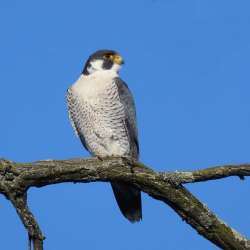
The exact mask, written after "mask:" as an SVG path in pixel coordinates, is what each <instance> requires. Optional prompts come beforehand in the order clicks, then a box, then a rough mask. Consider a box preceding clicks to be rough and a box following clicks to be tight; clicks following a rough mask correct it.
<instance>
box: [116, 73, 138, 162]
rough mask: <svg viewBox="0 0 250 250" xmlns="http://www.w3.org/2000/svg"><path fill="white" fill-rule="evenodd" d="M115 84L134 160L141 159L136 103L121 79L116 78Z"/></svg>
mask: <svg viewBox="0 0 250 250" xmlns="http://www.w3.org/2000/svg"><path fill="white" fill-rule="evenodd" d="M115 84H116V86H117V88H118V93H119V98H120V101H121V103H122V105H123V106H124V111H125V121H124V122H125V127H126V131H127V134H128V137H129V140H130V145H131V153H132V156H133V158H135V159H138V158H139V142H138V130H137V125H136V109H135V103H134V99H133V96H132V93H131V92H130V90H129V88H128V86H127V84H126V83H125V82H124V81H123V80H121V79H120V78H119V77H117V78H115Z"/></svg>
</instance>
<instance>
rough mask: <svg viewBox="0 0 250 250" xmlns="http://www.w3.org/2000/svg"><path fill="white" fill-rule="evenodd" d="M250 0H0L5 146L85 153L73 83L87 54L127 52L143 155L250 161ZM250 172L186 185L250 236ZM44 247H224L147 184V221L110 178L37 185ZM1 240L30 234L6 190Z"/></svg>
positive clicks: (176, 163) (19, 156)
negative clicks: (121, 202)
mask: <svg viewBox="0 0 250 250" xmlns="http://www.w3.org/2000/svg"><path fill="white" fill-rule="evenodd" d="M249 9H250V2H249V1H247V0H242V1H231V0H221V1H218V0H216V1H215V0H196V1H194V0H190V1H186V0H175V1H174V0H138V1H132V0H131V1H115V0H113V1H111V0H105V1H101V0H99V1H98V0H94V1H83V0H74V1H59V0H54V1H51V0H43V1H32V0H23V1H12V0H1V1H0V87H1V98H0V111H1V113H0V114H1V120H0V156H1V157H4V158H8V159H12V160H14V161H18V162H31V161H35V160H39V159H68V158H75V157H88V153H87V152H86V151H85V150H84V149H83V147H82V146H81V144H80V142H79V140H78V139H77V138H76V137H75V136H74V134H73V131H72V128H71V126H70V123H69V121H68V117H67V112H66V105H65V92H66V89H67V87H68V86H69V85H70V84H72V83H73V82H74V81H75V80H76V79H77V78H78V76H79V74H80V72H81V70H82V67H83V64H84V62H85V60H86V59H87V57H88V56H89V54H91V53H92V52H94V51H95V50H97V49H100V48H110V49H115V50H117V51H119V52H120V53H121V54H122V55H123V57H124V59H125V61H126V64H125V66H124V68H123V70H122V71H121V76H122V78H123V79H124V80H125V81H126V82H127V83H128V84H129V86H130V88H131V90H132V91H133V93H134V96H135V99H136V104H137V113H138V124H139V130H140V146H141V160H142V161H143V162H144V163H146V164H148V165H149V166H152V168H154V169H155V170H162V171H163V170H166V171H170V170H189V169H196V168H203V167H209V166H215V165H220V164H225V163H244V162H250V86H249V83H250V82H249V80H250V73H249V72H250V71H249V67H250V28H249V27H250V12H249ZM249 184H250V183H249V180H248V179H247V180H246V181H240V180H239V179H238V178H231V179H224V180H219V181H210V182H208V183H200V184H192V185H187V188H188V189H189V190H191V191H192V192H193V193H194V194H195V195H196V196H197V197H198V198H199V199H200V200H201V201H202V202H204V203H206V204H207V205H208V206H209V207H210V208H211V209H212V210H213V211H214V212H215V213H216V214H218V216H220V217H221V218H222V219H223V220H225V221H226V222H227V223H228V224H229V225H230V226H232V227H234V228H235V229H237V230H239V231H240V232H241V233H242V234H244V235H246V236H249V237H250V215H249V210H250V197H249V187H250V185H249ZM29 205H30V208H31V209H32V211H33V212H34V214H35V215H36V217H37V219H38V221H39V223H40V226H41V228H42V230H43V232H44V234H45V236H47V239H46V241H45V250H56V249H60V250H64V249H65V250H66V249H67V250H68V249H92V250H97V249H109V250H113V249H114V250H117V249H118V250H128V249H135V250H152V249H153V250H162V249H170V250H177V249H178V250H180V249H185V250H200V249H203V250H206V249H217V248H216V247H215V246H214V245H212V244H211V243H210V242H208V241H207V240H205V239H203V238H202V237H201V236H199V235H198V234H197V233H196V232H195V231H194V230H193V229H192V228H191V227H190V226H189V225H187V224H186V223H185V222H183V221H182V220H181V219H180V218H179V217H178V216H177V215H176V214H175V213H174V212H173V211H172V210H171V209H170V208H168V207H167V206H166V205H164V204H163V203H161V202H159V201H155V200H153V199H151V198H150V197H148V196H147V195H143V221H142V222H141V223H139V224H134V225H132V224H130V223H129V222H127V221H126V220H125V219H124V218H123V217H122V216H121V214H120V212H119V210H118V208H117V205H116V203H115V201H114V197H113V195H112V192H111V188H110V186H109V184H107V183H93V184H76V185H73V184H61V185H54V186H48V187H45V188H41V189H37V188H33V189H31V190H30V191H29ZM0 222H1V223H0V234H1V242H0V245H1V246H0V247H1V249H4V250H13V249H18V250H24V249H27V235H26V232H25V231H24V229H23V225H22V224H21V222H20V220H19V218H18V217H17V215H16V213H15V211H14V209H13V208H12V207H11V206H10V204H9V202H8V201H7V200H5V199H4V198H3V197H2V196H0Z"/></svg>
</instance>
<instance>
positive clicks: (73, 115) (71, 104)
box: [67, 88, 89, 151]
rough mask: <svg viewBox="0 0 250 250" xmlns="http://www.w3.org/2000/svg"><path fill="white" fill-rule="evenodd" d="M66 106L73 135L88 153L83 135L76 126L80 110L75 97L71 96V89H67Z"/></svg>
mask: <svg viewBox="0 0 250 250" xmlns="http://www.w3.org/2000/svg"><path fill="white" fill-rule="evenodd" d="M67 104H68V112H69V119H70V122H71V125H72V127H73V129H74V131H75V134H76V135H77V136H78V137H79V138H80V140H81V142H82V144H83V146H84V148H85V149H86V150H88V151H89V149H88V147H87V143H86V140H85V138H84V136H83V134H82V133H81V132H80V128H79V127H78V126H77V124H79V122H78V123H77V121H78V120H79V119H81V117H80V114H81V112H80V110H79V103H78V101H77V99H76V97H75V96H74V95H73V94H72V92H71V89H70V88H69V89H68V90H67Z"/></svg>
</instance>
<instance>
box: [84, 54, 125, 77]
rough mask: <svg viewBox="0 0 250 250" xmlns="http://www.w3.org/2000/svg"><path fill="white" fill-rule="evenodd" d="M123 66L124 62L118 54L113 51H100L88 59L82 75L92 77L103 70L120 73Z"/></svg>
mask: <svg viewBox="0 0 250 250" xmlns="http://www.w3.org/2000/svg"><path fill="white" fill-rule="evenodd" d="M122 64H124V61H123V59H122V57H121V56H120V55H119V54H118V53H117V52H115V51H113V50H98V51H96V52H95V53H93V54H92V55H91V56H90V57H89V58H88V60H87V62H86V63H85V66H84V69H83V72H82V73H83V74H84V75H90V74H92V73H94V72H96V71H102V70H114V71H116V72H118V71H119V69H120V68H121V65H122Z"/></svg>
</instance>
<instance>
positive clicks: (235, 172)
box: [161, 164, 250, 185]
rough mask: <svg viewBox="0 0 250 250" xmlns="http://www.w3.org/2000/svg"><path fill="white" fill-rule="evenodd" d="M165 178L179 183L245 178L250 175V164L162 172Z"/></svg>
mask: <svg viewBox="0 0 250 250" xmlns="http://www.w3.org/2000/svg"><path fill="white" fill-rule="evenodd" d="M161 174H162V177H163V179H165V180H168V181H171V180H172V182H174V183H176V184H177V185H178V184H185V183H194V182H201V181H211V180H217V179H222V178H226V177H231V176H236V177H239V178H240V179H241V180H244V177H245V176H250V164H241V165H225V166H218V167H213V168H205V169H199V170H195V171H185V172H183V171H182V172H179V171H176V172H174V173H168V172H166V173H161Z"/></svg>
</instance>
